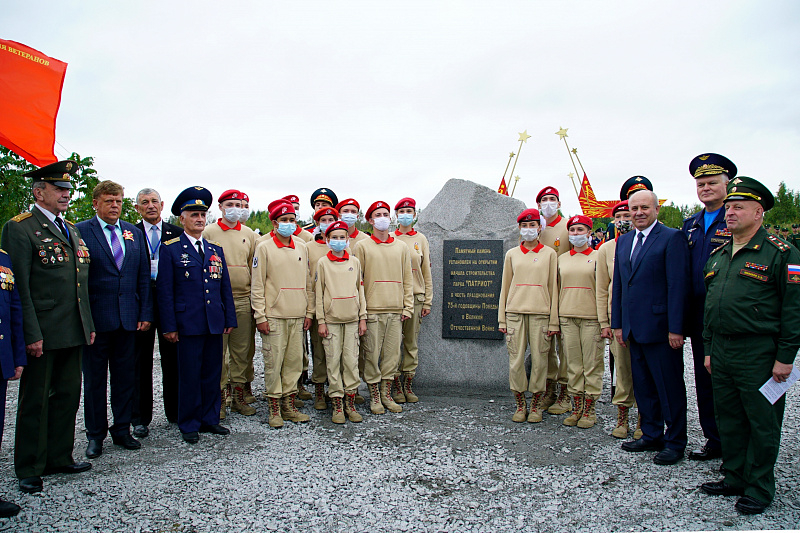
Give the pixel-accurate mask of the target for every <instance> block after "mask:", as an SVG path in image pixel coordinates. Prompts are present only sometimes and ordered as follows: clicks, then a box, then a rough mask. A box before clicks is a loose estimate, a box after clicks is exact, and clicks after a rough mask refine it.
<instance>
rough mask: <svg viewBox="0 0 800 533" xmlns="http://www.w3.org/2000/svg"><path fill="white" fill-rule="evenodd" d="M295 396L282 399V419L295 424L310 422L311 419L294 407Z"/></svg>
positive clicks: (291, 395)
mask: <svg viewBox="0 0 800 533" xmlns="http://www.w3.org/2000/svg"><path fill="white" fill-rule="evenodd" d="M294 396H295V395H294V394H290V395H289V396H284V397H283V398H281V418H283V419H284V420H288V421H289V422H294V423H295V424H296V423H297V422H308V421H309V420H310V419H311V417H310V416H308V415H307V414H305V413H301V412H300V411H298V410H297V407H295V406H294Z"/></svg>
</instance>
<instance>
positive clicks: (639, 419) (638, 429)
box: [633, 415, 644, 440]
mask: <svg viewBox="0 0 800 533" xmlns="http://www.w3.org/2000/svg"><path fill="white" fill-rule="evenodd" d="M643 434H644V433H642V415H639V416H638V417H637V419H636V430H635V431H634V432H633V438H634V440H639V439H641V438H642V435H643Z"/></svg>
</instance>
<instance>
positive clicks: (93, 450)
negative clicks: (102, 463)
mask: <svg viewBox="0 0 800 533" xmlns="http://www.w3.org/2000/svg"><path fill="white" fill-rule="evenodd" d="M101 455H103V441H101V440H90V441H89V444H88V445H87V446H86V457H88V458H89V459H97V458H98V457H100V456H101Z"/></svg>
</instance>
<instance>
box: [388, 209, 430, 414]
mask: <svg viewBox="0 0 800 533" xmlns="http://www.w3.org/2000/svg"><path fill="white" fill-rule="evenodd" d="M394 212H395V215H396V216H397V225H398V228H397V229H396V230H395V231H394V236H395V237H396V238H397V240H400V241H403V242H404V243H406V245H408V250H409V251H410V252H411V275H412V276H413V278H414V316H412V317H411V318H410V319H409V320H406V321H405V322H403V351H402V353H401V354H400V368H399V369H398V370H397V374H396V375H395V377H394V385H395V388H396V389H397V394H396V395H395V396H394V401H395V402H397V403H404V402H409V403H414V402H417V401H419V398H418V397H417V395H416V394H414V390H413V388H412V382H413V380H414V374H415V373H416V371H417V367H418V366H419V346H418V344H417V340H418V339H419V327H420V324H421V323H422V319H423V318H425V317H426V316H428V315H429V314H430V313H431V302H432V301H433V278H432V277H431V252H430V248H429V246H428V239H427V238H426V237H425V235H423V234H422V233H420V232H418V231H416V230H415V229H414V228H413V225H414V217H415V216H416V214H417V203H416V202H415V201H414V199H413V198H403V199H402V200H400V201H399V202H397V204H396V205H395V206H394Z"/></svg>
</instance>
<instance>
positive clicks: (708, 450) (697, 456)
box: [689, 443, 722, 461]
mask: <svg viewBox="0 0 800 533" xmlns="http://www.w3.org/2000/svg"><path fill="white" fill-rule="evenodd" d="M720 457H722V450H721V449H719V448H712V447H711V446H709V445H708V443H706V444H705V446H703V447H702V448H700V449H699V450H692V451H690V452H689V459H691V460H693V461H708V460H710V459H719V458H720Z"/></svg>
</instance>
